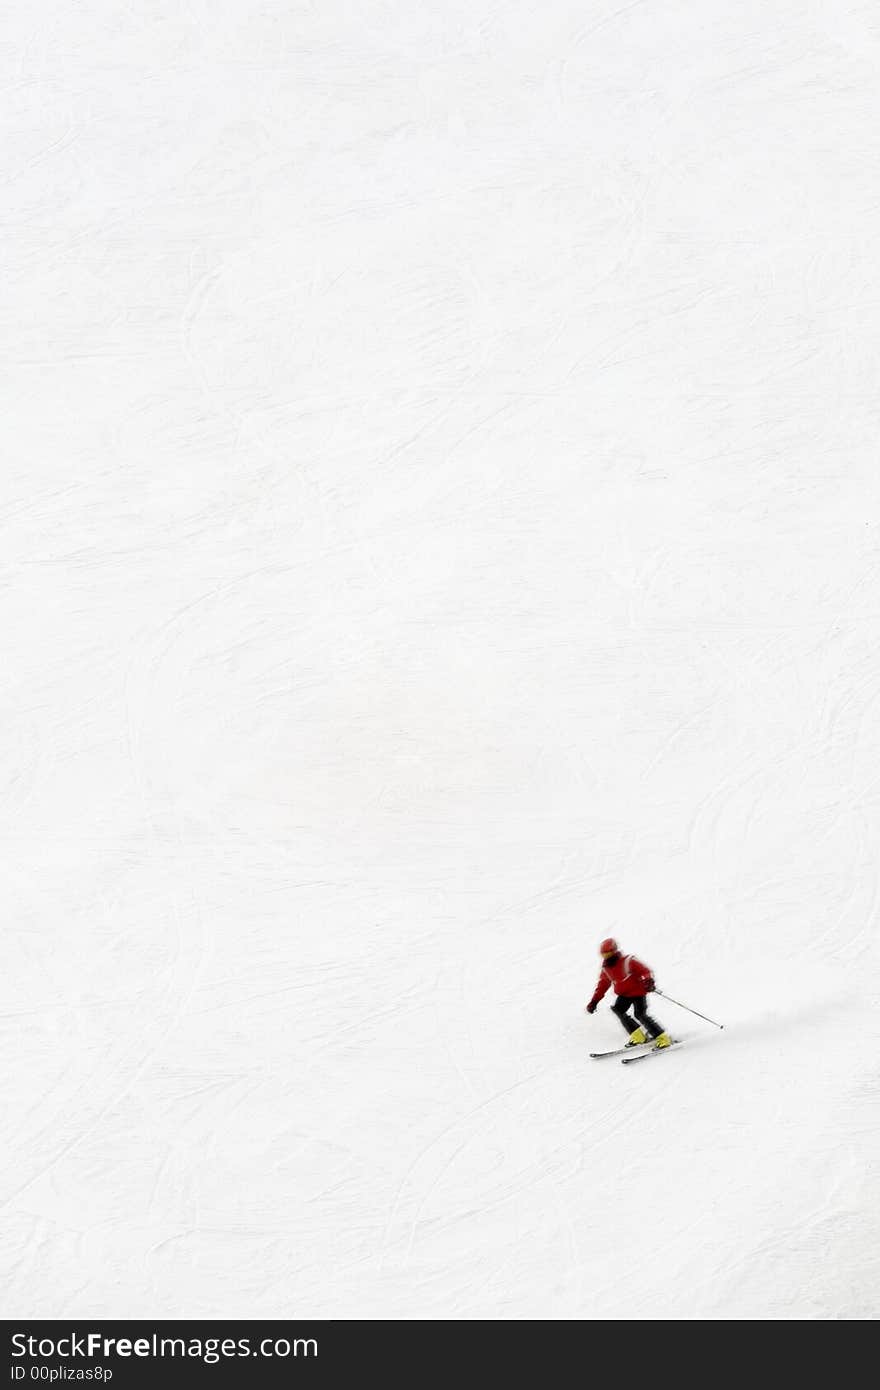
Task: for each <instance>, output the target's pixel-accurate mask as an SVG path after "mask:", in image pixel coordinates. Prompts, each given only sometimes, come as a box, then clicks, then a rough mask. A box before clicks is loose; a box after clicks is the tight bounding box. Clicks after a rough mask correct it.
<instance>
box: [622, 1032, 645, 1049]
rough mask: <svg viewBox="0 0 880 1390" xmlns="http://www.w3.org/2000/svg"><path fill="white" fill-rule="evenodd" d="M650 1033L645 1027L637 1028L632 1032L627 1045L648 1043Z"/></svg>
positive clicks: (634, 1045) (633, 1045)
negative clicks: (648, 1033)
mask: <svg viewBox="0 0 880 1390" xmlns="http://www.w3.org/2000/svg"><path fill="white" fill-rule="evenodd" d="M647 1041H648V1035H647V1033H646V1032H645V1030H644V1028H637V1029H636V1031H635V1032H634V1033H630V1035H629V1042H628V1043H627V1047H638V1045H639V1043H646V1042H647Z"/></svg>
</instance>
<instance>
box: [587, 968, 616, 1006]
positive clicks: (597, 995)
mask: <svg viewBox="0 0 880 1390" xmlns="http://www.w3.org/2000/svg"><path fill="white" fill-rule="evenodd" d="M610 985H611V981H610V980H609V978H608V976H607V975H606V974H605V971H604V970H603V971H602V974H601V975H600V976H599V983H598V984H597V986H596V988H595V989H594V990H593V997H592V999H591V1000H590V1002H589V1004H588V1005H587V1013H588V1014H591V1013H592V1012H593V1010H594V1009H595V1007H596V1005H597V1004H598V1003H599V1002H600V1001H601V1000H602V999H604V998H605V995H606V994H607V993H608V990H609V987H610Z"/></svg>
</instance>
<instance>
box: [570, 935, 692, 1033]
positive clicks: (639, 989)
mask: <svg viewBox="0 0 880 1390" xmlns="http://www.w3.org/2000/svg"><path fill="white" fill-rule="evenodd" d="M599 955H600V956H601V957H602V969H601V971H600V973H599V980H598V983H597V985H596V988H595V990H594V991H593V997H592V999H591V1000H590V1002H589V1004H588V1005H587V1013H588V1014H594V1013H595V1012H596V1007H597V1005H598V1004H599V1002H600V1001H601V1000H602V999H604V997H605V995H606V994H607V993H608V990H609V989H610V988H611V986H612V985H613V986H614V993H615V994H616V995H617V999H616V1000H615V1002H614V1003H613V1004H612V1005H611V1010H612V1013H615V1014H616V1015H617V1017H618V1018H619V1019H620V1022H621V1023H622V1024H623V1026H624V1028H625V1029H626V1031H627V1033H628V1034H629V1042H628V1043H627V1047H636V1046H638V1044H639V1043H646V1042H648V1041H649V1039H653V1042H654V1046H655V1047H669V1045H670V1043H671V1042H672V1039H671V1038H670V1036H669V1034H668V1033H667V1032H666V1030H665V1029H664V1028H663V1027H662V1026H661V1024H659V1023H658V1022H657V1020H656V1019H654V1018H652V1017H651V1015H650V1014H649V1013H648V1007H647V996H648V995H649V994H650V993H651V991H652V990H653V989H655V988H656V986H655V984H654V976H653V974H652V973H651V968H650V966H647V965H645V963H644V961H640V960H638V959H637V957H636V956H624V955H622V954H621V951H620V947H619V946H618V944H617V942H616V941H615V940H614V937H613V936H609V937H606V938H605V940H604V941H603V942H602V945H601V946H600V947H599ZM630 1009H631V1010H632V1012H633V1014H634V1018H628V1017H627V1015H628V1013H629V1011H630ZM633 1024H635V1027H634V1026H633Z"/></svg>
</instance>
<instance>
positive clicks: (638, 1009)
mask: <svg viewBox="0 0 880 1390" xmlns="http://www.w3.org/2000/svg"><path fill="white" fill-rule="evenodd" d="M630 1009H631V1010H632V1012H633V1013H634V1015H635V1022H633V1020H632V1019H631V1018H628V1017H627V1014H628V1013H629V1011H630ZM611 1011H612V1013H615V1014H617V1017H618V1018H619V1019H620V1021H621V1023H622V1024H623V1026H624V1028H625V1029H626V1031H627V1033H632V1032H633V1031H634V1030H635V1029H636V1028H637V1027H639V1026H641V1027H642V1028H644V1030H645V1032H646V1033H647V1034H648V1037H649V1038H659V1036H660V1034H661V1033H662V1032H663V1027H662V1025H661V1024H659V1023H658V1022H657V1020H656V1019H655V1018H652V1017H651V1015H650V1014H649V1013H648V1001H647V999H646V998H645V996H644V995H643V994H639V995H637V996H636V997H635V998H634V999H628V998H627V996H626V995H625V994H618V996H617V998H616V999H615V1001H614V1003H613V1004H612V1005H611Z"/></svg>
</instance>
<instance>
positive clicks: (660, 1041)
mask: <svg viewBox="0 0 880 1390" xmlns="http://www.w3.org/2000/svg"><path fill="white" fill-rule="evenodd" d="M671 1043H672V1039H671V1038H670V1036H669V1034H668V1033H661V1034H660V1035H659V1037H656V1038H655V1039H654V1046H655V1047H669V1046H670V1045H671Z"/></svg>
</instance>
